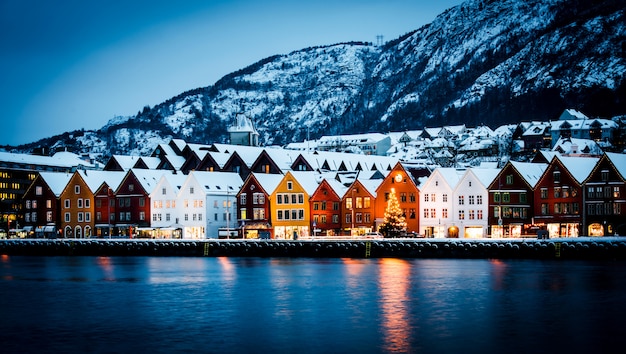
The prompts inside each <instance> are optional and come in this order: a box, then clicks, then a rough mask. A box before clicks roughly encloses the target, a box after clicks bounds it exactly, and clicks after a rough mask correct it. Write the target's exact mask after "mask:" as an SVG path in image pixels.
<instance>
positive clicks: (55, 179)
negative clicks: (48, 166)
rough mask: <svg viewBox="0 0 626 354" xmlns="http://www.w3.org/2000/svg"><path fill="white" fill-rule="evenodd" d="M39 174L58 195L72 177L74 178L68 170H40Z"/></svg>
mask: <svg viewBox="0 0 626 354" xmlns="http://www.w3.org/2000/svg"><path fill="white" fill-rule="evenodd" d="M39 176H41V179H43V180H44V181H45V182H46V184H47V185H48V187H49V188H50V190H51V191H52V193H54V195H56V196H57V197H59V196H60V195H61V193H62V192H63V190H64V189H65V187H66V186H67V184H68V183H69V181H70V178H72V174H71V173H66V172H39Z"/></svg>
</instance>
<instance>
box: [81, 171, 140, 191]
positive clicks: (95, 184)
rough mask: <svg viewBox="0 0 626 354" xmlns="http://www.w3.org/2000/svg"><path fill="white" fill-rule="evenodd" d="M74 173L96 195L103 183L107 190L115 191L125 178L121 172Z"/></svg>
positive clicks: (124, 174)
mask: <svg viewBox="0 0 626 354" xmlns="http://www.w3.org/2000/svg"><path fill="white" fill-rule="evenodd" d="M144 171H148V170H144ZM76 173H78V174H79V175H80V177H81V178H82V179H83V181H85V183H86V184H87V186H88V187H89V189H90V190H91V192H92V193H96V192H97V191H98V189H99V188H100V187H101V186H102V185H103V184H104V183H106V184H107V185H108V186H109V188H111V189H113V190H115V189H117V187H119V185H120V183H121V182H122V180H123V179H124V176H126V172H123V171H86V170H78V171H76Z"/></svg>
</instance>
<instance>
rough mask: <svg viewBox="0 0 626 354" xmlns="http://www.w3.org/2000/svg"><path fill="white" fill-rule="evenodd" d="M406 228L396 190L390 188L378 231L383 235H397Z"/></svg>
mask: <svg viewBox="0 0 626 354" xmlns="http://www.w3.org/2000/svg"><path fill="white" fill-rule="evenodd" d="M404 230H406V220H405V218H404V216H402V209H400V204H399V203H398V198H397V197H396V190H395V189H394V188H391V193H390V194H389V200H387V209H385V219H384V220H383V223H382V225H381V226H380V232H381V233H382V234H383V235H385V237H397V236H399V235H400V233H401V232H402V231H404Z"/></svg>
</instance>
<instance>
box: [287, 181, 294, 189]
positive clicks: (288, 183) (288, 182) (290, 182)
mask: <svg viewBox="0 0 626 354" xmlns="http://www.w3.org/2000/svg"><path fill="white" fill-rule="evenodd" d="M287 189H288V190H292V189H293V182H292V181H287Z"/></svg>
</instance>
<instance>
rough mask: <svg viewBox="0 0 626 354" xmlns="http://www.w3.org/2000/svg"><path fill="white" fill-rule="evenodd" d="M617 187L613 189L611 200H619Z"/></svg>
mask: <svg viewBox="0 0 626 354" xmlns="http://www.w3.org/2000/svg"><path fill="white" fill-rule="evenodd" d="M619 196H620V193H619V187H613V198H619Z"/></svg>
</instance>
